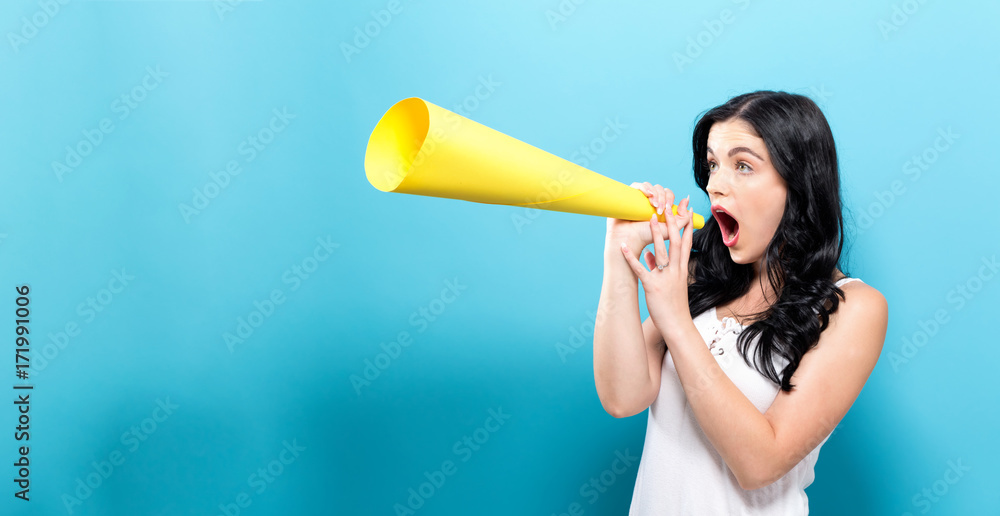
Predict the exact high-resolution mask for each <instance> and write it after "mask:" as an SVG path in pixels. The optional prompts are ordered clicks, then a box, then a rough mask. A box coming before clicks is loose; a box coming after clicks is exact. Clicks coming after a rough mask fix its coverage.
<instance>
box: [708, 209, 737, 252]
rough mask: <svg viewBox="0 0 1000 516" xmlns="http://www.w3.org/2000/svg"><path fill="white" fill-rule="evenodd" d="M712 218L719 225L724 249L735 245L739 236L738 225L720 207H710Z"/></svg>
mask: <svg viewBox="0 0 1000 516" xmlns="http://www.w3.org/2000/svg"><path fill="white" fill-rule="evenodd" d="M712 216H713V217H715V220H716V221H717V222H718V223H719V229H721V230H722V243H723V244H725V245H726V247H732V246H733V245H735V244H736V240H737V239H738V238H739V236H740V223H739V222H738V221H737V220H736V219H735V218H733V216H732V215H730V214H729V212H727V211H726V210H725V209H724V208H722V207H721V206H713V207H712Z"/></svg>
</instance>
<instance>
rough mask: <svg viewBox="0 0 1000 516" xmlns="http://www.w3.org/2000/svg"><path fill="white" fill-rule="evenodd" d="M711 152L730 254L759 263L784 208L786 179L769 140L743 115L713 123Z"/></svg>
mask: <svg viewBox="0 0 1000 516" xmlns="http://www.w3.org/2000/svg"><path fill="white" fill-rule="evenodd" d="M706 158H707V163H708V170H709V178H708V188H707V190H708V198H709V200H710V201H711V202H712V216H713V217H715V220H716V221H718V222H719V227H720V228H721V231H722V241H723V243H725V244H726V246H727V247H729V256H731V257H732V259H733V261H734V262H736V263H739V264H747V263H759V262H760V261H761V259H762V258H763V257H764V251H765V250H766V249H767V245H768V244H769V243H770V242H771V238H772V237H773V236H774V232H775V230H777V228H778V223H779V222H781V216H782V215H783V214H784V211H785V198H786V196H787V194H788V187H787V185H786V183H785V179H784V178H782V177H781V175H780V174H778V171H777V170H775V169H774V166H773V165H772V164H771V157H770V156H769V155H768V153H767V146H765V145H764V140H763V139H761V137H760V136H758V135H757V132H756V131H754V129H753V128H752V127H751V126H750V124H748V123H746V122H745V121H743V120H739V119H731V120H728V121H724V122H716V123H715V124H713V125H712V128H711V130H709V132H708V155H707V156H706ZM720 210H721V211H723V213H719V211H720ZM758 270H759V269H758Z"/></svg>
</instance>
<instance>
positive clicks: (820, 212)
mask: <svg viewBox="0 0 1000 516" xmlns="http://www.w3.org/2000/svg"><path fill="white" fill-rule="evenodd" d="M734 119H738V120H743V121H745V122H747V123H748V124H749V125H750V126H751V127H753V129H754V130H755V131H756V132H757V134H758V135H759V136H760V137H761V138H762V139H763V140H764V143H765V145H766V147H767V152H768V154H770V157H771V162H772V165H773V166H774V168H775V170H777V172H778V174H780V175H781V177H782V178H784V180H785V183H786V185H787V187H788V194H787V197H786V201H785V210H784V214H783V215H782V217H781V221H780V222H779V224H778V228H777V230H776V231H775V233H774V236H773V237H772V239H771V241H770V243H769V244H768V246H767V249H766V250H765V253H764V266H763V269H762V270H763V271H766V276H767V278H768V282H769V283H770V284H771V286H772V287H773V289H774V292H776V293H778V297H777V300H776V301H775V302H774V303H773V304H771V305H770V306H769V307H768V308H766V309H765V310H763V311H761V312H758V313H755V314H752V315H750V316H749V318H750V319H753V320H754V321H755V322H753V323H752V324H750V326H748V327H746V328H745V329H744V330H743V331H742V333H740V335H739V337H738V340H737V342H738V347H739V350H740V354H741V355H742V356H743V360H744V361H745V362H746V363H747V365H749V366H751V367H755V368H756V369H757V371H758V372H760V374H761V375H763V376H764V377H766V378H768V379H769V380H771V381H772V382H774V383H776V384H779V385H780V386H781V389H782V390H784V391H786V392H787V391H791V390H792V389H793V388H794V386H793V385H792V384H791V378H792V375H793V374H794V373H795V370H796V369H797V368H798V366H799V362H800V361H801V359H802V356H803V355H804V354H805V353H806V352H807V351H809V349H811V348H812V347H813V346H815V345H816V343H817V342H818V340H819V336H820V333H821V332H822V331H823V330H825V329H826V327H827V325H828V324H829V318H830V314H832V313H834V312H836V311H837V307H838V306H839V303H840V299H842V298H844V292H843V291H842V290H841V289H840V288H839V287H837V286H836V285H835V284H834V281H833V279H832V276H833V272H834V270H835V268H836V266H837V264H838V262H839V261H840V257H841V252H842V251H843V248H844V218H843V214H842V205H841V196H840V177H839V170H838V164H837V151H836V147H835V145H834V141H833V132H832V131H831V130H830V126H829V124H828V123H827V120H826V117H824V116H823V113H822V111H820V109H819V106H817V105H816V103H815V102H813V101H812V100H810V99H809V98H808V97H805V96H802V95H796V94H792V93H786V92H775V91H768V90H763V91H755V92H752V93H746V94H742V95H739V96H736V97H733V98H732V99H730V100H729V101H727V102H726V103H725V104H723V105H721V106H718V107H715V108H712V109H710V110H708V111H707V112H705V113H704V114H703V115H702V116H701V118H700V119H699V120H698V122H697V124H696V125H695V129H694V136H693V147H694V177H695V181H696V182H697V184H698V186H699V187H700V188H701V190H702V191H704V192H705V193H706V194H708V189H707V188H708V177H709V170H708V164H707V161H708V156H707V152H708V151H707V142H708V133H709V130H711V128H712V125H713V124H715V123H716V122H723V121H729V120H734ZM691 261H692V262H694V263H695V270H694V281H693V282H692V283H691V284H690V285H689V287H688V300H689V308H690V310H691V315H692V317H694V316H697V315H698V314H701V313H702V312H704V311H705V310H708V309H710V308H712V307H713V306H718V305H721V304H724V303H727V302H729V301H732V300H734V299H736V298H738V297H739V296H741V295H743V294H745V293H746V292H748V291H749V289H750V286H751V283H752V282H753V264H737V263H735V262H733V260H732V258H731V257H730V255H729V251H728V249H727V248H726V246H725V245H724V244H723V243H722V235H721V232H720V231H719V225H718V222H717V221H716V220H715V218H714V217H712V218H710V219H708V220H707V221H706V222H705V226H704V228H702V229H701V230H698V231H696V232H695V233H694V235H693V243H692V254H691ZM763 275H764V274H763V273H762V277H763ZM755 336H759V340H758V345H757V347H756V349H755V350H754V353H753V363H751V357H750V355H749V353H750V351H749V348H750V344H751V342H752V340H753V338H754V337H755ZM778 357H780V358H783V359H785V360H787V361H788V363H787V365H786V366H785V367H784V368H783V369H782V370H781V371H780V373H779V372H778V371H777V370H776V368H775V364H774V363H773V361H774V359H775V358H778Z"/></svg>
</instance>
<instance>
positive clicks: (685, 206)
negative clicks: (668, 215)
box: [677, 195, 694, 226]
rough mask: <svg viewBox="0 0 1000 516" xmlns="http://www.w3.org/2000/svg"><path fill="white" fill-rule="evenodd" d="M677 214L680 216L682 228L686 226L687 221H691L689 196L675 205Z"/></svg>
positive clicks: (692, 216)
mask: <svg viewBox="0 0 1000 516" xmlns="http://www.w3.org/2000/svg"><path fill="white" fill-rule="evenodd" d="M677 214H678V215H680V217H681V221H683V222H684V223H683V224H682V226H684V225H686V224H687V219H693V218H694V215H693V214H692V213H691V196H690V195H689V196H687V197H685V198H684V199H683V200H682V201H681V202H680V203H678V204H677Z"/></svg>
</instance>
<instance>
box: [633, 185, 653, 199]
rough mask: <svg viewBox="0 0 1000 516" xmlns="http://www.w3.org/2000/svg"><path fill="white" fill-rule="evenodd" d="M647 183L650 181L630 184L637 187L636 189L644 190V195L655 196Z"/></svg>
mask: <svg viewBox="0 0 1000 516" xmlns="http://www.w3.org/2000/svg"><path fill="white" fill-rule="evenodd" d="M647 184H648V183H632V184H630V185H629V186H631V187H632V188H635V189H636V190H639V191H640V192H642V193H643V194H644V195H645V196H646V197H652V196H653V193H652V192H651V191H649V189H647V188H646V185H647Z"/></svg>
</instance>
